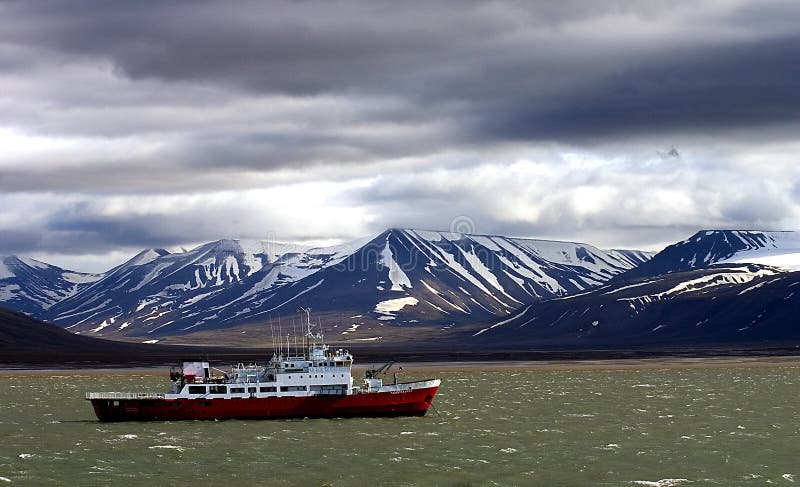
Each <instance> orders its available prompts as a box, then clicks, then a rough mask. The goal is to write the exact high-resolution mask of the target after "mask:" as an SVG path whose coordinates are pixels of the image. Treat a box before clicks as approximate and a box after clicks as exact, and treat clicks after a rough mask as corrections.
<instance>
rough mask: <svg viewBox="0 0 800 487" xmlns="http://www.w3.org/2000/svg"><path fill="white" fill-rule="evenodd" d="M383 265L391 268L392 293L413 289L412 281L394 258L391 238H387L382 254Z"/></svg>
mask: <svg viewBox="0 0 800 487" xmlns="http://www.w3.org/2000/svg"><path fill="white" fill-rule="evenodd" d="M380 263H381V265H383V266H385V267H388V268H389V280H390V281H392V291H403V290H404V289H403V286H405V288H406V289H410V288H411V280H410V279H409V278H408V276H407V275H406V273H405V272H403V269H401V268H400V266H399V265H398V264H397V261H396V260H394V257H393V256H392V249H391V247H389V236H388V235H387V236H386V246H385V247H383V251H382V252H381V261H380ZM415 304H416V303H415Z"/></svg>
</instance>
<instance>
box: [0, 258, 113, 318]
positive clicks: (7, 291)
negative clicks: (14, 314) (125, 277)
mask: <svg viewBox="0 0 800 487" xmlns="http://www.w3.org/2000/svg"><path fill="white" fill-rule="evenodd" d="M102 277H103V276H102V275H101V274H84V273H80V272H73V271H68V270H64V269H61V268H60V267H56V266H53V265H49V264H45V263H44V262H39V261H37V260H34V259H28V258H25V257H17V256H9V257H0V303H2V304H3V305H4V306H7V307H10V308H13V309H15V310H17V311H22V312H24V313H27V314H28V315H30V316H34V317H43V316H44V315H45V314H47V310H48V309H49V308H50V307H52V306H53V305H54V304H56V303H58V302H59V301H62V300H64V299H66V298H68V297H70V296H74V295H75V294H77V293H79V292H80V291H81V290H82V289H84V288H86V287H88V286H89V285H91V283H93V282H96V281H98V280H100V279H101V278H102Z"/></svg>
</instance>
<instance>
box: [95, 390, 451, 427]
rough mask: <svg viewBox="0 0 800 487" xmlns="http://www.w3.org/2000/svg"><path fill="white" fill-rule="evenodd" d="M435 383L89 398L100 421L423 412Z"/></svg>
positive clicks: (337, 415)
mask: <svg viewBox="0 0 800 487" xmlns="http://www.w3.org/2000/svg"><path fill="white" fill-rule="evenodd" d="M438 389H439V388H438V387H428V388H423V389H413V390H405V391H394V392H374V393H369V394H353V395H349V396H332V395H316V396H305V397H299V396H281V397H265V398H255V397H253V398H232V399H222V398H215V399H122V400H117V401H114V400H110V399H92V400H91V401H92V406H93V407H94V412H95V414H97V418H98V419H99V420H100V421H172V420H184V419H206V420H208V419H273V418H305V417H309V418H339V417H348V416H422V415H424V414H425V413H426V412H427V411H428V408H429V407H430V405H431V402H432V401H433V396H435V395H436V391H437V390H438Z"/></svg>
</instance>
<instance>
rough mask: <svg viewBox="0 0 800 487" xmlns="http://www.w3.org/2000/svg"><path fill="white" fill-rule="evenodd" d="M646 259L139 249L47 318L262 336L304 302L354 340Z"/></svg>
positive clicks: (551, 246) (446, 319)
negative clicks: (242, 328) (247, 328)
mask: <svg viewBox="0 0 800 487" xmlns="http://www.w3.org/2000/svg"><path fill="white" fill-rule="evenodd" d="M649 257H650V255H649V254H647V253H643V252H636V251H621V250H613V251H603V250H600V249H597V248H595V247H592V246H590V245H585V244H578V243H570V242H553V241H544V240H526V239H511V238H506V237H500V236H483V235H464V234H456V233H445V232H430V231H420V230H405V229H390V230H387V231H385V232H383V233H381V234H379V235H377V236H372V237H369V238H365V239H360V240H356V241H353V242H349V243H347V244H343V245H339V246H333V247H326V248H307V247H300V246H296V245H284V244H275V243H271V242H261V241H242V240H222V241H218V242H211V243H209V244H205V245H202V246H200V247H197V248H196V249H193V250H191V251H189V252H183V253H176V254H170V253H168V252H166V251H163V250H148V251H144V252H142V253H141V254H139V255H138V256H136V257H134V258H133V259H131V260H130V261H129V262H127V263H125V264H123V265H121V266H119V267H117V268H115V269H112V270H111V271H109V272H108V273H106V275H105V276H104V277H103V278H102V279H100V280H98V281H97V282H95V283H93V284H92V285H91V286H88V287H87V288H85V289H82V290H81V291H80V292H77V293H75V295H73V296H71V297H69V298H67V299H64V300H63V301H61V302H59V303H58V304H56V305H54V306H52V308H51V309H50V310H49V311H48V315H47V317H48V319H49V320H50V321H52V322H53V323H57V324H59V325H61V326H64V327H67V328H69V329H70V330H71V331H74V332H80V333H90V334H92V335H105V336H114V335H126V336H148V337H152V336H168V335H182V334H186V333H192V332H195V331H199V330H207V329H214V328H227V327H232V326H236V325H243V324H253V325H254V326H260V327H262V328H263V327H264V326H265V325H264V324H265V322H266V321H267V320H268V319H269V318H270V317H274V316H278V315H281V314H283V315H287V314H291V313H292V312H293V311H294V310H295V308H297V307H298V306H300V305H302V306H311V307H312V308H314V309H315V312H321V313H323V314H324V315H325V317H326V321H332V322H333V323H334V325H333V326H340V325H341V326H343V327H344V328H348V327H349V328H348V330H351V331H346V330H345V331H343V332H342V333H349V334H352V335H354V336H360V335H362V334H363V332H364V331H365V330H367V329H376V327H377V326H380V325H385V324H396V325H404V326H409V325H414V324H415V323H417V322H421V321H425V322H428V323H434V324H436V323H439V324H441V325H442V326H450V325H452V324H458V323H465V322H469V321H473V322H474V321H475V320H480V319H485V318H488V317H491V316H506V315H507V314H508V313H510V312H511V311H513V310H514V309H516V308H518V307H519V306H521V305H523V304H524V303H527V302H530V301H531V300H537V299H543V298H550V297H553V296H564V295H568V294H571V293H576V292H582V291H585V290H587V289H590V288H593V287H596V286H598V285H601V284H603V283H605V282H606V281H608V280H609V279H610V278H612V277H613V276H615V275H618V274H620V273H622V272H624V271H626V270H628V269H630V268H632V267H634V266H635V265H638V264H639V263H641V262H643V261H646V260H647V259H648V258H649ZM359 328H361V329H360V330H359Z"/></svg>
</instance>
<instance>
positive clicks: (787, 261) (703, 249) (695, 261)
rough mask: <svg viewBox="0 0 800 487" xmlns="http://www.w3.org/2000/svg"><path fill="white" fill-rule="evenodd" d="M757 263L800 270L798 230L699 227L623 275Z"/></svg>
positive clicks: (799, 237)
mask: <svg viewBox="0 0 800 487" xmlns="http://www.w3.org/2000/svg"><path fill="white" fill-rule="evenodd" d="M739 263H741V264H745V263H747V264H759V265H767V266H774V267H780V268H783V269H785V270H800V233H798V232H793V231H760V230H701V231H699V232H697V233H695V234H694V235H692V236H691V237H689V238H688V239H686V240H683V241H680V242H678V243H676V244H673V245H670V246H669V247H667V248H665V249H664V250H662V251H661V252H659V253H658V254H656V255H655V256H654V257H653V258H652V259H651V260H649V261H648V262H645V263H644V264H642V265H641V266H639V267H637V268H635V269H632V270H630V271H628V272H626V273H625V274H623V276H621V277H622V278H626V279H627V278H637V277H648V276H656V275H660V274H665V273H672V272H681V271H688V270H692V269H701V268H704V267H708V266H710V265H713V264H739Z"/></svg>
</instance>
